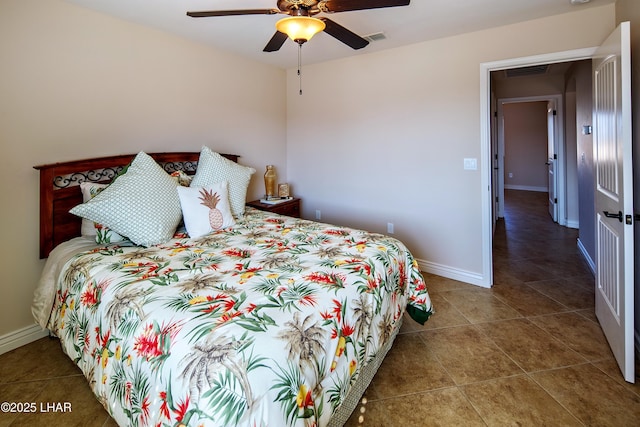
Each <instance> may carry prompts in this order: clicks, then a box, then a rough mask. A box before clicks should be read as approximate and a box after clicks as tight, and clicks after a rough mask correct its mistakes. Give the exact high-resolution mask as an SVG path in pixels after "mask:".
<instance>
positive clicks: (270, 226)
mask: <svg viewBox="0 0 640 427" xmlns="http://www.w3.org/2000/svg"><path fill="white" fill-rule="evenodd" d="M118 245H119V246H118ZM118 245H111V246H106V247H99V248H96V249H95V250H92V251H89V252H85V253H82V254H78V255H75V256H74V257H73V258H72V259H71V260H69V261H68V262H67V264H66V266H65V268H64V269H63V271H62V274H61V275H60V278H59V280H58V283H57V285H56V286H57V289H56V291H55V292H56V296H55V302H54V307H53V311H52V314H51V317H50V320H49V325H48V327H49V328H50V329H51V330H52V331H53V332H54V333H55V334H56V335H57V336H59V337H60V339H61V342H62V345H63V349H64V351H65V352H66V353H67V354H68V355H69V356H70V357H71V358H72V359H73V360H74V362H75V363H76V364H77V365H78V366H79V367H80V369H81V370H82V371H83V373H84V375H85V376H86V377H87V379H88V380H89V383H90V385H91V387H92V388H93V391H94V392H95V394H96V396H97V397H98V398H99V399H100V400H101V402H102V403H103V405H104V406H105V408H106V409H107V410H108V411H109V413H110V414H111V415H112V416H113V418H114V419H115V420H116V421H117V422H118V423H119V424H121V425H131V426H146V425H154V426H170V425H171V426H173V425H177V424H185V425H194V426H195V425H211V426H214V425H215V426H224V425H242V426H285V425H298V426H303V425H304V426H307V425H312V426H323V425H326V424H327V423H328V421H329V419H330V418H331V416H332V414H333V413H334V411H335V410H336V409H337V408H338V407H339V405H340V404H341V402H342V400H343V399H344V397H345V395H346V394H347V392H348V391H349V388H350V385H351V384H352V383H353V382H354V381H355V380H356V379H357V377H358V375H359V373H360V371H361V369H362V368H363V367H364V366H366V365H367V363H368V362H369V361H370V360H372V358H374V357H375V356H376V354H377V353H378V351H379V350H380V349H381V347H383V346H384V344H385V343H387V342H388V341H389V340H390V339H391V337H392V333H393V332H394V329H395V328H397V327H398V326H399V324H400V322H401V318H402V316H403V313H404V312H405V308H406V306H407V303H408V304H409V305H410V306H411V307H412V312H413V313H421V315H422V317H423V320H424V319H426V318H427V317H428V316H429V314H430V313H431V302H430V299H429V295H428V293H427V290H426V287H425V283H424V281H423V278H422V276H421V274H420V272H419V270H418V268H417V264H416V262H415V261H414V259H413V258H412V256H411V254H410V253H409V251H408V250H407V249H406V248H405V247H404V245H402V243H400V242H399V241H397V240H395V239H392V238H388V237H385V236H382V235H379V234H371V233H367V232H364V231H359V230H353V229H349V228H343V227H336V226H331V225H327V224H319V223H315V222H310V221H305V220H299V219H294V218H289V217H284V216H279V215H273V214H267V213H264V212H260V211H257V210H253V209H248V212H247V214H246V215H245V217H244V219H242V220H241V221H239V222H238V223H237V224H236V225H235V226H233V227H231V228H228V229H226V230H223V231H220V232H217V233H213V234H209V235H207V236H204V237H202V238H200V239H194V240H192V239H189V238H188V237H186V236H184V235H183V236H180V235H177V236H176V237H175V238H174V239H173V240H171V241H170V242H168V243H167V244H164V245H159V246H154V247H150V248H142V247H137V246H126V244H122V243H119V244H118Z"/></svg>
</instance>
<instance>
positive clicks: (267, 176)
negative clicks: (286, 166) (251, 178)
mask: <svg viewBox="0 0 640 427" xmlns="http://www.w3.org/2000/svg"><path fill="white" fill-rule="evenodd" d="M277 178H278V176H277V174H276V168H275V166H273V165H267V171H266V172H265V173H264V190H265V199H267V200H269V199H272V198H275V197H276V181H277Z"/></svg>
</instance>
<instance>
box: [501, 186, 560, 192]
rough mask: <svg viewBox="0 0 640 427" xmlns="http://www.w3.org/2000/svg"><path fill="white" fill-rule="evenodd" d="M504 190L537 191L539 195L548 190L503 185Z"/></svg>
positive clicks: (544, 188) (545, 188)
mask: <svg viewBox="0 0 640 427" xmlns="http://www.w3.org/2000/svg"><path fill="white" fill-rule="evenodd" d="M504 189H505V190H523V191H538V192H541V193H547V192H548V191H549V188H547V187H533V186H531V185H505V186H504Z"/></svg>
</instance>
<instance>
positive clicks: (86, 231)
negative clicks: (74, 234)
mask: <svg viewBox="0 0 640 427" xmlns="http://www.w3.org/2000/svg"><path fill="white" fill-rule="evenodd" d="M105 188H107V184H98V183H96V182H83V183H81V184H80V191H82V201H83V202H88V201H89V200H91V199H93V198H94V197H96V196H97V195H98V194H99V193H100V192H102V190H104V189H105ZM80 234H82V235H83V236H89V237H92V236H95V239H96V243H97V244H99V245H104V244H108V243H116V242H122V241H123V240H126V239H125V238H124V237H122V236H121V235H119V234H118V233H116V232H115V231H113V230H112V229H110V228H109V227H106V226H104V225H102V224H98V223H97V222H93V221H90V220H88V219H86V218H82V226H81V230H80Z"/></svg>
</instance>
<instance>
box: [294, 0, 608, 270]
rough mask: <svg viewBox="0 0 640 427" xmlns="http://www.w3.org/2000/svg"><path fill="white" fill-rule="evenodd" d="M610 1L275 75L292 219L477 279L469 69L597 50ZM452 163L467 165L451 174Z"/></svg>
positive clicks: (475, 94)
mask: <svg viewBox="0 0 640 427" xmlns="http://www.w3.org/2000/svg"><path fill="white" fill-rule="evenodd" d="M614 13H615V9H614V5H608V6H602V7H595V8H589V9H584V10H578V9H577V11H576V12H573V13H570V14H564V15H558V16H554V17H550V18H545V19H538V20H533V21H528V22H524V23H521V24H517V25H510V26H505V27H500V28H494V29H490V30H486V31H480V32H475V33H470V34H463V35H460V36H455V37H448V38H444V39H439V40H433V41H428V42H424V43H418V44H414V45H411V46H406V47H402V48H398V49H393V50H388V51H383V52H376V53H371V54H368V55H359V56H357V57H354V58H347V59H343V60H338V61H332V62H327V63H323V64H317V65H313V66H305V67H304V69H303V76H304V80H305V83H304V87H305V92H304V95H302V96H299V95H298V92H297V86H298V79H297V75H296V70H294V69H292V70H288V74H287V109H288V114H287V117H288V119H287V120H288V125H287V129H288V133H287V144H288V148H287V156H288V159H287V165H288V176H289V179H290V181H291V182H292V183H293V185H295V187H296V189H297V190H296V191H297V192H298V193H299V194H300V195H301V196H302V197H304V203H303V214H304V216H306V217H310V218H313V217H314V214H315V211H316V210H320V211H321V212H322V219H323V220H327V221H331V222H337V223H342V224H350V225H356V226H363V227H366V228H369V229H372V230H374V231H379V232H386V224H387V223H388V222H393V223H394V224H395V236H396V237H399V238H400V239H401V240H403V241H405V243H406V244H407V245H408V246H409V248H410V249H411V250H412V251H413V252H414V255H415V256H416V257H417V258H419V259H420V260H421V266H422V267H423V268H425V269H426V270H428V271H429V270H431V271H438V272H439V273H441V274H448V275H450V276H456V277H462V278H467V279H468V280H469V281H471V280H474V279H478V280H481V279H483V278H484V277H486V276H487V274H489V273H488V272H486V271H483V265H482V230H483V224H482V214H483V212H482V199H483V197H488V189H486V188H481V174H483V173H485V171H484V170H482V167H481V166H482V165H481V164H480V161H479V160H480V158H481V154H482V153H481V152H480V150H481V135H480V120H481V118H480V99H479V97H480V80H479V76H480V72H479V70H480V64H482V63H486V62H492V61H498V60H506V59H510V58H519V57H525V56H533V55H539V54H545V53H551V52H562V51H568V50H572V49H580V48H587V47H593V46H597V45H599V44H600V42H602V41H603V40H604V39H605V37H606V36H607V35H608V34H609V33H610V32H611V31H612V30H613V28H614ZM464 158H476V159H478V166H479V168H478V170H476V171H469V170H464V169H463V159H464Z"/></svg>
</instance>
